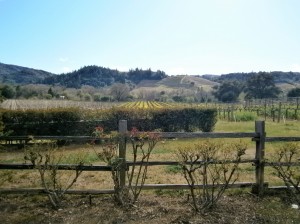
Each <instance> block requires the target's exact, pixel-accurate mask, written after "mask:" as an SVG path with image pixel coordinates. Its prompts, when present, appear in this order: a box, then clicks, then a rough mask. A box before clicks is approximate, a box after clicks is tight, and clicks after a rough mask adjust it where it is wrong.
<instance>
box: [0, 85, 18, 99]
mask: <svg viewBox="0 0 300 224" xmlns="http://www.w3.org/2000/svg"><path fill="white" fill-rule="evenodd" d="M0 90H1V95H2V97H3V98H5V99H13V98H14V97H15V96H16V89H15V88H14V87H13V86H11V85H4V86H2V87H1V89H0Z"/></svg>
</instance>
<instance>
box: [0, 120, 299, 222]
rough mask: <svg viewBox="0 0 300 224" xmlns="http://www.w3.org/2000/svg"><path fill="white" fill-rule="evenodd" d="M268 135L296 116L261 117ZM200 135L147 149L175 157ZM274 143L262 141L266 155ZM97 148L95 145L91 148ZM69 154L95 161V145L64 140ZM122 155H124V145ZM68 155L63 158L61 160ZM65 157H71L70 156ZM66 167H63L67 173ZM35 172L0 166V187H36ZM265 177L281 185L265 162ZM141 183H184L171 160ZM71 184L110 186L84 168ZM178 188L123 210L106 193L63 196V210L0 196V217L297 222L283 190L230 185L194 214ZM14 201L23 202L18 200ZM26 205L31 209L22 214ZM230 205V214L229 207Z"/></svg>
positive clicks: (104, 175) (16, 154)
mask: <svg viewBox="0 0 300 224" xmlns="http://www.w3.org/2000/svg"><path fill="white" fill-rule="evenodd" d="M215 132H254V122H253V121H250V122H226V121H218V122H217V124H216V127H215ZM266 132H267V135H268V136H298V135H299V133H300V123H299V122H292V121H290V122H285V123H274V122H271V121H270V122H268V121H267V122H266ZM198 141H200V139H189V140H183V139H169V140H162V141H160V142H159V143H158V144H157V146H156V147H155V149H154V151H153V154H152V155H151V160H152V161H164V160H168V161H170V160H176V151H177V150H178V148H180V147H185V146H187V145H193V144H194V143H196V142H198ZM216 141H222V142H224V141H230V142H232V141H240V140H239V139H234V140H232V139H229V140H225V139H220V140H216ZM242 141H244V142H245V143H247V145H248V149H247V151H246V155H245V159H247V158H253V156H254V151H255V143H254V142H252V141H251V139H243V140H242ZM277 145H279V143H267V144H266V156H267V157H268V156H269V155H270V154H271V153H272V151H274V148H276V146H277ZM96 150H97V148H96ZM61 152H63V153H64V154H65V155H69V156H70V157H71V159H70V161H72V156H74V155H78V154H80V155H82V156H83V157H84V158H85V161H86V163H87V164H93V165H96V164H101V163H100V162H99V160H98V158H97V156H96V155H95V151H94V149H93V148H91V147H90V146H88V145H68V146H65V147H62V148H60V152H57V153H61ZM127 152H128V154H127V158H128V160H130V159H131V158H132V154H131V153H130V145H128V151H127ZM70 161H65V162H66V163H68V162H70ZM0 162H1V163H23V162H24V153H23V150H12V149H5V148H3V149H2V150H1V152H0ZM70 163H71V162H70ZM68 172H69V171H64V174H63V175H65V177H66V178H69V176H70V175H69V174H68ZM37 177H38V175H37V173H36V172H34V171H31V170H1V171H0V187H1V188H15V187H17V188H36V187H37V188H39V187H40V181H39V179H38V178H37ZM265 177H266V179H265V180H266V181H268V182H269V183H270V185H283V183H282V182H280V180H279V179H278V178H277V177H275V175H274V174H273V171H272V170H271V168H266V175H265ZM254 179H255V177H254V167H253V166H252V165H251V164H243V165H242V166H241V174H240V178H239V180H238V182H243V181H249V182H254ZM146 183H147V184H148V183H149V184H150V183H153V184H162V183H168V184H180V183H185V179H184V178H183V176H182V174H181V172H180V171H179V169H178V167H176V166H153V167H149V172H148V175H147V180H146ZM73 188H74V189H112V188H113V183H112V180H111V177H110V173H109V172H95V171H87V172H83V174H82V175H81V176H80V177H79V179H78V181H77V182H76V183H75V185H74V187H73ZM184 192H185V191H182V190H155V191H154V190H151V191H144V192H143V194H142V195H143V196H142V198H141V200H140V201H139V202H138V204H137V207H136V208H134V209H131V210H127V211H124V210H122V209H121V208H118V207H115V205H114V204H113V202H112V200H111V199H110V197H109V196H93V198H92V200H91V201H90V198H89V197H88V196H78V197H77V196H67V198H69V200H68V201H70V203H68V204H66V205H65V207H64V208H63V210H60V211H53V210H51V209H50V205H49V204H48V203H47V199H46V197H45V196H30V197H23V196H13V195H9V196H1V197H0V207H1V208H3V209H2V212H0V219H1V220H4V221H3V223H49V222H51V223H125V222H126V223H158V222H160V223H299V222H300V220H299V217H300V216H299V211H298V210H295V209H292V208H291V204H290V201H288V200H287V199H286V197H285V196H284V195H281V196H265V197H264V198H263V199H259V198H256V197H255V196H253V195H251V194H250V189H245V190H238V189H236V190H230V191H228V192H227V193H226V194H225V196H224V197H223V198H222V200H221V202H220V204H219V205H218V206H217V208H216V209H214V210H212V211H211V212H208V213H207V214H206V215H204V216H203V215H199V214H195V213H193V212H192V211H191V209H190V207H189V206H188V205H187V204H186V202H185V201H186V200H187V198H186V197H187V194H186V193H184ZM20 203H21V204H23V205H22V206H20ZM28 210H33V211H34V212H33V213H30V214H28ZM233 210H234V211H235V213H234V214H232V211H233ZM107 214H110V215H107Z"/></svg>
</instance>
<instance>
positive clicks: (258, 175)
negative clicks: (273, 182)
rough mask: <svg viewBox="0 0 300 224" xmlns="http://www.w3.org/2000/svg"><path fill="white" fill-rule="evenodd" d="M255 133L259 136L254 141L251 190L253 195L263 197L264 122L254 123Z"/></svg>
mask: <svg viewBox="0 0 300 224" xmlns="http://www.w3.org/2000/svg"><path fill="white" fill-rule="evenodd" d="M255 132H256V133H257V134H258V135H259V138H258V140H256V151H255V160H256V164H255V165H256V166H255V180H256V186H255V187H254V189H253V193H256V194H258V195H259V196H261V195H263V192H264V168H265V164H264V157H265V138H266V132H265V121H255Z"/></svg>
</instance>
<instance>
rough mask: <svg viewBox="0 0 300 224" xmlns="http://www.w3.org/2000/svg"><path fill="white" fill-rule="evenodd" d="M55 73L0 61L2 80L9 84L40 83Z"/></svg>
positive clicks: (0, 79) (0, 78)
mask: <svg viewBox="0 0 300 224" xmlns="http://www.w3.org/2000/svg"><path fill="white" fill-rule="evenodd" d="M53 75H54V74H53V73H50V72H46V71H43V70H38V69H32V68H27V67H22V66H18V65H9V64H4V63H0V82H1V83H7V84H20V85H22V84H31V83H39V82H41V81H42V80H44V79H45V78H47V77H50V76H53Z"/></svg>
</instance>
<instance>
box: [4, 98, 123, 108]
mask: <svg viewBox="0 0 300 224" xmlns="http://www.w3.org/2000/svg"><path fill="white" fill-rule="evenodd" d="M118 105H120V103H118V102H87V101H71V100H5V101H4V102H2V103H1V105H0V107H1V108H3V109H10V110H29V109H51V108H71V107H72V108H74V107H76V108H84V109H107V108H111V107H114V106H118Z"/></svg>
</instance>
